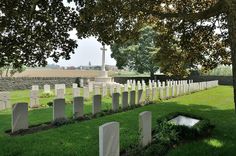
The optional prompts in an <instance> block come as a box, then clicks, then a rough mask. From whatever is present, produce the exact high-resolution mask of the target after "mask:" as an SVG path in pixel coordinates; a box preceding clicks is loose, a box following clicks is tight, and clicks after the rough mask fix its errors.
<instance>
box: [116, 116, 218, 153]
mask: <svg viewBox="0 0 236 156" xmlns="http://www.w3.org/2000/svg"><path fill="white" fill-rule="evenodd" d="M180 115H181V116H186V117H190V118H194V119H198V120H200V121H199V122H198V123H196V124H195V125H194V126H192V127H187V126H183V125H175V124H173V123H170V120H171V119H173V118H175V117H178V116H180ZM214 127H215V126H214V125H212V124H211V123H210V121H209V120H208V119H205V118H202V117H199V116H196V115H193V114H188V113H182V112H174V113H170V114H168V115H166V116H163V117H161V118H158V119H157V122H156V125H154V129H153V131H152V143H151V144H150V145H148V146H147V147H145V148H142V147H141V146H140V145H139V144H138V142H139V141H137V144H136V145H131V146H130V147H129V148H128V149H126V150H123V151H121V154H120V155H121V156H153V155H155V156H162V155H165V154H167V152H168V151H169V150H170V149H172V148H176V147H177V146H178V145H179V144H182V143H188V142H190V141H192V140H197V139H203V138H206V137H209V136H210V135H211V133H212V131H213V129H214Z"/></svg>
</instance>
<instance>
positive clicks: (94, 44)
mask: <svg viewBox="0 0 236 156" xmlns="http://www.w3.org/2000/svg"><path fill="white" fill-rule="evenodd" d="M64 4H65V5H67V6H70V7H74V6H75V5H74V3H70V4H68V3H67V2H66V0H64ZM75 34H76V31H75V30H74V31H71V32H70V35H71V36H70V37H71V38H73V39H76V40H77V43H78V48H77V49H76V50H75V54H73V55H71V59H70V60H63V59H61V60H60V61H59V62H58V63H55V62H54V61H53V60H52V59H48V63H49V64H58V65H60V66H80V65H88V64H89V62H91V64H92V65H101V64H102V51H101V50H100V48H101V47H102V44H101V43H99V42H98V41H97V40H96V38H94V37H90V38H87V39H83V40H78V39H77V37H76V35H75ZM106 49H107V51H106V65H116V61H115V60H114V59H112V58H111V50H110V47H109V46H106Z"/></svg>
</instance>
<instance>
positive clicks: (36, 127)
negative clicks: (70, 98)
mask: <svg viewBox="0 0 236 156" xmlns="http://www.w3.org/2000/svg"><path fill="white" fill-rule="evenodd" d="M151 104H154V103H146V105H145V106H147V105H151ZM139 107H143V105H140V104H137V105H133V106H129V107H127V108H124V109H123V108H121V107H119V109H118V110H117V111H113V110H110V109H109V110H103V111H101V112H99V113H96V114H92V113H89V114H84V115H83V116H82V117H78V118H74V117H70V118H67V119H65V118H63V119H61V120H56V121H52V122H45V123H41V124H37V125H30V126H29V128H28V129H25V130H19V131H16V132H14V133H12V132H11V130H10V129H9V130H6V131H5V133H7V134H9V135H10V136H23V135H27V134H33V133H37V132H40V131H45V130H48V129H52V128H58V127H60V126H63V125H68V124H74V123H77V122H82V121H86V120H92V119H95V118H99V117H103V116H107V115H112V114H116V113H120V112H125V111H129V110H133V109H135V108H139Z"/></svg>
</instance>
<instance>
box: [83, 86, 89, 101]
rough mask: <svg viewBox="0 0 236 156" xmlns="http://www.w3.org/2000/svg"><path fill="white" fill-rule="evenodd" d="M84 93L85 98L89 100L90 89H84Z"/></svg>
mask: <svg viewBox="0 0 236 156" xmlns="http://www.w3.org/2000/svg"><path fill="white" fill-rule="evenodd" d="M83 93H84V95H83V96H84V98H85V99H89V88H88V87H84V88H83Z"/></svg>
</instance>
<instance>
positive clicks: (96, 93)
mask: <svg viewBox="0 0 236 156" xmlns="http://www.w3.org/2000/svg"><path fill="white" fill-rule="evenodd" d="M94 90H95V91H94V95H100V94H101V93H100V87H98V86H95V89H94Z"/></svg>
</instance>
